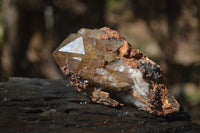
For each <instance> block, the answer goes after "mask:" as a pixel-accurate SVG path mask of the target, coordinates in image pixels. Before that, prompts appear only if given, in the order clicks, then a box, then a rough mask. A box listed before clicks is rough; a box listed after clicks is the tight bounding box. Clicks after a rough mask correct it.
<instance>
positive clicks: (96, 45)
mask: <svg viewBox="0 0 200 133" xmlns="http://www.w3.org/2000/svg"><path fill="white" fill-rule="evenodd" d="M53 56H54V58H55V60H56V62H57V64H58V65H59V66H60V68H61V70H62V72H63V73H64V75H66V76H67V77H69V79H70V80H71V83H72V84H73V85H74V86H75V87H76V88H77V90H78V91H83V92H86V93H87V94H88V96H89V97H90V99H91V100H92V101H93V102H96V103H101V104H104V105H109V106H113V107H116V106H123V105H127V104H128V105H134V106H135V107H137V108H138V109H140V110H144V111H147V112H149V113H154V114H157V115H160V116H166V115H168V114H172V113H175V112H178V111H179V109H180V105H179V103H178V102H177V101H176V99H175V98H174V97H173V96H172V95H170V94H169V93H168V91H167V88H166V85H165V82H164V80H163V76H162V73H161V70H160V66H159V65H157V64H156V63H155V62H153V61H152V60H150V59H149V58H148V57H147V55H145V54H144V53H142V52H141V51H139V50H137V49H134V48H132V47H131V45H130V44H128V42H127V41H126V40H125V39H124V38H123V37H122V36H121V35H119V33H118V32H117V31H114V30H111V29H110V28H107V27H103V28H101V29H86V28H82V29H80V30H79V31H78V33H76V34H71V35H70V36H69V37H67V38H66V39H65V40H64V41H63V42H62V43H61V45H60V46H59V47H58V48H57V49H56V50H55V52H54V53H53Z"/></svg>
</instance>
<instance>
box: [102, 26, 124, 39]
mask: <svg viewBox="0 0 200 133" xmlns="http://www.w3.org/2000/svg"><path fill="white" fill-rule="evenodd" d="M100 30H102V31H104V32H103V34H102V35H101V36H100V38H101V39H105V40H106V39H113V38H114V39H122V40H124V39H123V37H122V36H120V35H119V33H118V32H117V31H115V30H111V29H110V28H108V27H103V28H100Z"/></svg>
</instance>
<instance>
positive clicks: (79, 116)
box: [0, 78, 200, 133]
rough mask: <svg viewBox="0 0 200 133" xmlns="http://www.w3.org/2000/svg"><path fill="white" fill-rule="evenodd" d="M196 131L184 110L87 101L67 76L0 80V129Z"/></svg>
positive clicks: (30, 132)
mask: <svg viewBox="0 0 200 133" xmlns="http://www.w3.org/2000/svg"><path fill="white" fill-rule="evenodd" d="M199 131H200V126H199V125H197V124H195V123H193V122H192V121H191V120H190V118H189V116H188V115H187V114H186V113H184V112H180V113H179V114H176V115H174V116H169V117H157V116H155V115H152V114H149V113H146V112H144V111H138V110H137V109H136V108H134V107H122V108H112V107H107V106H104V105H100V104H94V103H91V101H90V100H89V99H88V98H87V96H86V95H84V94H82V93H79V92H77V91H76V89H75V88H74V87H72V86H71V84H70V83H69V81H68V80H46V79H29V78H10V79H9V81H8V82H1V83H0V132H1V133H16V132H17V133H62V132H70V133H74V132H82V133H84V132H87V133H90V132H95V133H100V132H104V133H111V132H115V133H117V132H142V133H144V132H164V133H165V132H181V133H182V132H189V133H191V132H199Z"/></svg>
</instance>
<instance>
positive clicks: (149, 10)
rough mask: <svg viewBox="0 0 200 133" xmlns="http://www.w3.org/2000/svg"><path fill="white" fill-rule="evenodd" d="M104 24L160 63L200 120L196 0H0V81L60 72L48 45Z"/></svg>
mask: <svg viewBox="0 0 200 133" xmlns="http://www.w3.org/2000/svg"><path fill="white" fill-rule="evenodd" d="M103 26H108V27H110V28H112V29H115V30H117V31H119V32H120V34H121V35H123V36H124V37H125V38H126V39H127V40H128V41H129V42H130V44H132V45H133V47H135V48H139V49H140V50H141V51H143V52H144V53H147V55H148V56H149V57H150V58H151V59H153V60H155V61H156V62H157V63H158V64H160V66H161V68H162V69H163V72H164V74H165V76H166V81H167V84H168V88H169V90H170V91H171V93H173V94H174V95H175V97H176V98H177V99H178V100H179V102H180V103H181V104H182V105H183V107H184V108H185V111H187V112H189V114H191V117H192V119H193V120H194V121H195V122H198V123H200V113H199V112H200V109H199V108H200V1H199V0H162V1H160V0H148V1H147V0H0V55H1V56H0V57H1V58H0V79H1V80H0V81H4V80H7V79H8V77H11V76H21V77H41V78H48V79H60V78H63V76H62V74H61V72H60V70H59V68H58V66H57V65H56V64H55V61H54V60H53V58H52V52H53V50H54V49H55V48H56V47H57V46H58V45H59V44H60V43H61V42H62V41H63V40H64V39H65V38H66V37H67V36H68V35H69V34H70V33H73V32H77V30H79V29H80V28H81V27H85V28H100V27H103Z"/></svg>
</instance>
